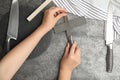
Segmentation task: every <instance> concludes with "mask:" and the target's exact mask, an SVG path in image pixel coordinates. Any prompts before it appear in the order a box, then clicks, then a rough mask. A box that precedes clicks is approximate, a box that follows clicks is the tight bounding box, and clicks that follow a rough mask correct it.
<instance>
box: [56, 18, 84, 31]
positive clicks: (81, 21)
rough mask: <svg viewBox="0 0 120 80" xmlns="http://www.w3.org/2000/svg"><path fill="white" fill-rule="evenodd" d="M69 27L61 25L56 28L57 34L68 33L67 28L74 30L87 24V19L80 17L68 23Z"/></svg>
mask: <svg viewBox="0 0 120 80" xmlns="http://www.w3.org/2000/svg"><path fill="white" fill-rule="evenodd" d="M68 24H69V25H70V26H69V27H67V26H65V23H62V24H59V25H57V26H56V27H55V28H54V31H55V33H60V32H63V31H66V30H67V28H69V29H72V28H76V27H79V26H82V25H84V24H86V19H85V17H79V18H75V19H72V20H69V21H68Z"/></svg>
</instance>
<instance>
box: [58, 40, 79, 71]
mask: <svg viewBox="0 0 120 80" xmlns="http://www.w3.org/2000/svg"><path fill="white" fill-rule="evenodd" d="M79 64H80V49H79V48H78V46H77V44H76V42H74V43H73V45H72V46H71V47H70V45H69V44H68V45H67V47H66V50H65V53H64V56H63V58H62V60H61V64H60V69H62V70H64V71H66V72H72V70H73V69H74V68H75V67H77V66H78V65H79Z"/></svg>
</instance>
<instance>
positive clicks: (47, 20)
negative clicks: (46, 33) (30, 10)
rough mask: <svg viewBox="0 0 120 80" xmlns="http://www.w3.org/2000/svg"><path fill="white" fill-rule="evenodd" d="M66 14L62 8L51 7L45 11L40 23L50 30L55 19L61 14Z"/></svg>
mask: <svg viewBox="0 0 120 80" xmlns="http://www.w3.org/2000/svg"><path fill="white" fill-rule="evenodd" d="M66 15H67V11H66V10H65V9H63V8H59V7H52V8H50V9H48V10H46V11H45V13H44V18H43V21H42V25H44V26H46V27H45V28H46V29H48V30H50V29H52V28H53V27H54V26H55V24H56V23H57V21H58V20H59V19H60V18H62V17H63V16H66Z"/></svg>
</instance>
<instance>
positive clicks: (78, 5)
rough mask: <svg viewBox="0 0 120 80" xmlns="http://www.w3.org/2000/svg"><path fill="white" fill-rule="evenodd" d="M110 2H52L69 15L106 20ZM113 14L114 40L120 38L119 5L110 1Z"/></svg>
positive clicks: (74, 0) (56, 0) (94, 0)
mask: <svg viewBox="0 0 120 80" xmlns="http://www.w3.org/2000/svg"><path fill="white" fill-rule="evenodd" d="M109 1H110V0H53V2H54V3H55V4H56V5H57V6H59V7H62V8H65V9H66V10H67V11H68V12H69V13H72V14H74V15H78V16H85V17H86V18H91V19H98V20H106V19H107V9H108V5H109ZM111 2H112V4H111V6H112V8H111V10H112V11H113V14H114V21H113V24H114V25H113V27H114V35H115V36H114V39H119V38H120V3H119V0H112V1H111Z"/></svg>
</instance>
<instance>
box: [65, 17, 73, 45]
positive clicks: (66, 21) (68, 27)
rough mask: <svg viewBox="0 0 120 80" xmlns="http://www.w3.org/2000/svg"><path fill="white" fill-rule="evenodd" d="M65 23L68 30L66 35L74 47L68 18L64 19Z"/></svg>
mask: <svg viewBox="0 0 120 80" xmlns="http://www.w3.org/2000/svg"><path fill="white" fill-rule="evenodd" d="M64 23H65V26H67V29H66V31H65V33H66V37H67V40H68V43H69V44H70V46H72V44H73V39H72V35H71V32H70V25H69V24H68V17H67V16H65V17H64Z"/></svg>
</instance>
